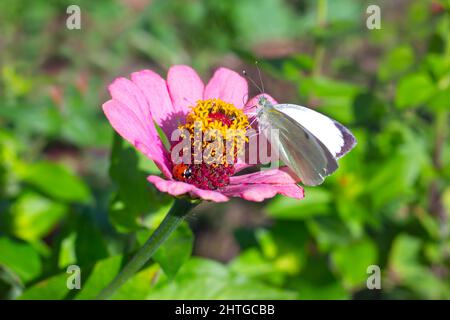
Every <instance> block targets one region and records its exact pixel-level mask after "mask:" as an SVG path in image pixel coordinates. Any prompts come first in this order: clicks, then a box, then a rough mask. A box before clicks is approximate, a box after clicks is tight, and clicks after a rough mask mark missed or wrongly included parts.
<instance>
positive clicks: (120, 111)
mask: <svg viewBox="0 0 450 320" xmlns="http://www.w3.org/2000/svg"><path fill="white" fill-rule="evenodd" d="M103 112H104V113H105V115H106V117H107V118H108V120H109V122H110V123H111V126H112V127H113V128H114V130H116V131H117V132H118V133H119V134H120V135H121V136H122V137H123V138H124V139H126V140H127V141H128V142H130V143H131V144H132V145H134V146H135V147H136V148H137V149H138V150H140V151H141V152H142V153H144V154H145V155H146V156H147V157H149V158H150V159H152V160H153V161H154V162H155V164H156V165H157V166H158V168H159V169H160V170H161V172H162V173H163V174H164V175H165V176H166V177H171V176H172V173H171V171H170V170H169V167H170V164H169V161H168V157H167V151H165V149H164V147H163V146H162V143H161V140H160V139H159V137H158V136H157V134H156V132H155V131H154V130H155V128H154V126H153V123H151V122H150V123H149V124H148V125H147V126H145V127H144V125H143V123H142V122H141V121H140V120H139V118H138V117H137V115H136V114H135V113H134V112H133V111H132V109H131V108H130V107H129V106H127V105H124V104H122V103H121V102H119V101H117V100H109V101H107V102H105V103H104V104H103ZM152 127H153V129H152Z"/></svg>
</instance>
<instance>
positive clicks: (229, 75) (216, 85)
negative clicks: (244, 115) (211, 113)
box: [203, 68, 248, 108]
mask: <svg viewBox="0 0 450 320" xmlns="http://www.w3.org/2000/svg"><path fill="white" fill-rule="evenodd" d="M203 98H204V99H213V98H218V99H221V100H223V101H225V102H228V103H232V104H233V105H234V106H235V107H236V108H242V107H243V106H244V103H245V101H247V99H248V85H247V81H246V80H245V79H244V78H243V77H241V76H240V75H239V74H238V73H236V72H234V71H232V70H230V69H226V68H219V69H217V70H216V72H215V73H214V75H213V77H212V78H211V80H209V82H208V84H207V85H206V88H205V93H204V94H203Z"/></svg>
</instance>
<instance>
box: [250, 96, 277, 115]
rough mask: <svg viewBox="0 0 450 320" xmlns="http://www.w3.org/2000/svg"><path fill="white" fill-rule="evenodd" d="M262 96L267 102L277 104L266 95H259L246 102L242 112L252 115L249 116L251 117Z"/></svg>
mask: <svg viewBox="0 0 450 320" xmlns="http://www.w3.org/2000/svg"><path fill="white" fill-rule="evenodd" d="M262 96H264V97H266V98H267V100H269V101H270V102H271V103H272V104H277V103H278V102H277V101H276V100H275V99H274V98H272V97H271V96H270V95H268V94H267V93H261V94H258V95H257V96H254V97H253V98H251V99H250V100H248V101H247V103H246V104H245V108H244V112H245V113H246V114H252V115H251V116H253V113H255V112H256V105H257V104H258V100H259V98H260V97H262Z"/></svg>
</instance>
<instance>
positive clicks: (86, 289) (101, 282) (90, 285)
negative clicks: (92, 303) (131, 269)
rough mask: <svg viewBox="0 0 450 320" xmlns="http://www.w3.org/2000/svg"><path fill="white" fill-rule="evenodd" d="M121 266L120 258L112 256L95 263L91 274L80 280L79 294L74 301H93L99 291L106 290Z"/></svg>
mask: <svg viewBox="0 0 450 320" xmlns="http://www.w3.org/2000/svg"><path fill="white" fill-rule="evenodd" d="M121 264H122V256H114V257H111V258H108V259H104V260H101V261H99V262H97V263H96V264H95V266H94V268H93V269H92V272H91V273H90V274H89V275H88V276H87V275H86V276H87V279H83V278H82V279H83V280H82V285H81V292H80V293H79V294H78V295H77V296H76V299H77V300H80V299H81V300H86V299H95V297H96V296H97V295H98V294H99V293H100V291H102V290H103V289H104V288H106V286H107V285H108V284H109V283H110V282H111V281H112V280H113V279H114V277H115V276H116V275H117V273H118V272H119V270H120V267H121ZM82 272H83V271H82ZM82 276H83V273H82Z"/></svg>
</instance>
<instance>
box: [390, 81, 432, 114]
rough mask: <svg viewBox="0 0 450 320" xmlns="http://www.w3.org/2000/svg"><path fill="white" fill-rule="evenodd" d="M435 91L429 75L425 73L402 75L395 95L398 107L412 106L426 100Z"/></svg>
mask: <svg viewBox="0 0 450 320" xmlns="http://www.w3.org/2000/svg"><path fill="white" fill-rule="evenodd" d="M434 92H435V87H434V85H433V82H432V80H431V79H430V77H429V76H428V75H427V74H425V73H414V74H409V75H407V76H405V77H403V78H402V79H401V80H400V82H399V84H398V86H397V93H396V96H395V104H396V105H397V107H398V108H401V109H404V108H413V107H417V106H419V105H421V104H424V103H425V102H427V101H428V100H429V99H430V98H431V96H432V95H433V94H434Z"/></svg>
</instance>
